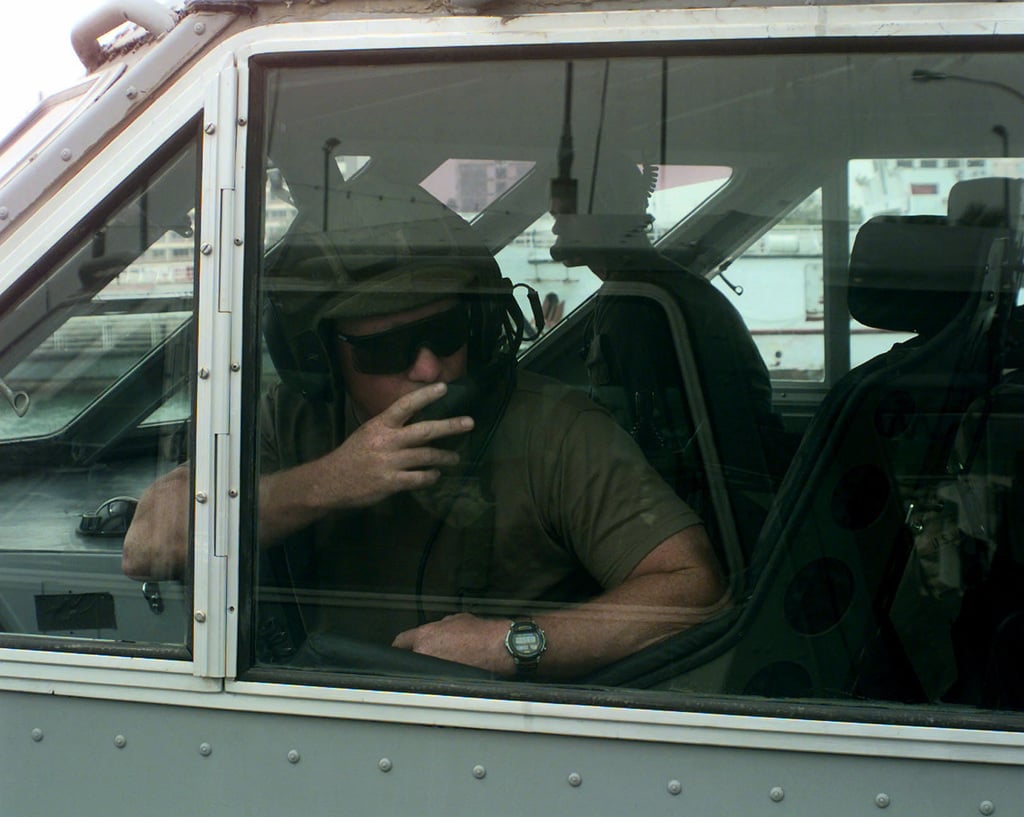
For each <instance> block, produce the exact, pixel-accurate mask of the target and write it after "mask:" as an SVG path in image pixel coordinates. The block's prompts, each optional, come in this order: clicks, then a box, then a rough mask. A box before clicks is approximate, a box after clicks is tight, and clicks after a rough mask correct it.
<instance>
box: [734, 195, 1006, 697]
mask: <svg viewBox="0 0 1024 817" xmlns="http://www.w3.org/2000/svg"><path fill="white" fill-rule="evenodd" d="M1008 186H1009V187H1011V188H1012V190H1013V191H1014V195H1017V196H1019V191H1020V183H1019V182H1017V181H1014V182H1012V183H1011V184H1010V185H1008ZM1006 187H1007V185H1004V184H1003V183H1002V181H1001V180H982V183H980V184H976V183H975V182H967V183H961V184H960V185H957V186H956V187H955V188H954V191H953V194H952V195H951V196H950V203H951V207H952V209H953V212H952V213H951V215H950V216H941V215H940V216H908V217H893V216H883V217H877V218H874V219H872V220H870V221H869V222H867V223H866V224H865V225H864V226H863V227H862V228H861V229H860V231H859V232H858V235H857V239H856V241H855V243H854V247H853V250H852V253H851V259H850V266H849V284H848V290H847V294H848V302H849V307H850V313H851V316H852V317H854V318H855V319H857V320H858V321H860V322H861V323H863V324H865V325H867V326H870V327H875V328H878V329H883V330H888V331H894V332H910V333H913V335H914V336H913V337H912V338H911V339H910V340H908V341H906V342H903V343H899V344H896V345H895V346H894V347H893V348H892V349H891V350H890V351H888V352H886V353H884V354H882V355H880V356H878V357H876V358H874V359H872V360H870V361H868V362H867V363H865V364H863V365H861V366H859V367H857V368H856V369H854V370H853V371H851V372H850V373H849V374H848V375H846V376H845V377H844V378H842V379H841V380H840V381H839V383H837V384H836V386H835V387H834V388H833V389H832V390H831V391H830V392H829V394H828V395H827V397H826V399H825V401H824V402H823V403H822V405H821V407H820V409H819V411H818V413H817V414H816V416H815V418H814V420H813V421H812V424H811V426H810V428H809V429H808V432H807V433H806V435H805V436H804V439H803V441H802V442H801V445H800V447H799V449H798V451H797V453H796V455H795V457H794V462H793V467H792V468H791V469H790V471H789V473H787V475H786V479H785V482H784V484H783V485H782V487H781V489H780V491H779V495H778V499H777V502H776V505H775V506H774V507H773V509H772V513H771V515H770V516H769V519H768V521H767V522H766V525H765V531H764V535H763V537H762V541H761V544H760V545H759V548H758V553H757V558H756V559H755V562H754V569H753V579H754V581H755V583H754V585H753V587H752V594H751V603H750V605H749V608H748V609H747V610H746V611H745V613H744V619H746V621H745V622H744V624H746V625H747V626H749V630H746V632H744V635H743V639H744V641H743V643H744V644H749V645H750V647H749V649H747V648H745V647H744V646H743V645H742V644H741V646H740V648H738V649H737V652H736V658H737V660H735V661H734V663H733V679H732V681H731V683H732V684H733V685H734V686H735V687H736V688H737V689H743V690H745V691H747V692H751V693H755V694H772V695H787V694H788V695H808V694H811V695H825V696H827V697H835V696H837V695H838V696H855V697H865V698H870V699H890V700H893V699H895V700H908V701H915V700H916V701H924V700H933V699H937V698H939V697H941V696H942V695H943V694H945V693H946V691H947V690H948V689H949V688H950V687H951V685H953V684H954V683H955V680H956V675H957V668H956V661H955V656H954V645H953V642H952V638H951V629H950V623H951V621H952V620H953V619H954V618H955V616H956V614H957V611H958V607H959V599H960V588H959V587H957V586H956V585H957V583H958V581H959V580H958V579H957V578H956V576H955V575H954V568H956V567H957V565H955V564H953V563H952V562H953V561H954V559H952V558H951V551H952V552H953V553H955V551H956V545H955V541H953V540H954V539H955V536H956V533H955V531H956V519H955V515H952V516H951V514H952V513H953V508H952V507H951V506H950V505H949V504H948V503H946V502H945V501H944V500H943V499H942V491H943V486H944V485H946V484H947V483H948V482H949V480H950V476H949V474H948V472H947V462H948V459H949V455H950V452H951V450H952V446H953V442H954V440H955V438H956V436H957V431H958V428H959V426H960V424H961V421H962V418H963V417H964V414H965V412H966V411H967V410H968V408H969V406H971V405H972V403H973V402H974V401H975V400H977V399H978V398H979V396H981V395H983V394H984V393H985V392H986V391H987V389H988V388H989V387H990V384H991V382H992V377H993V371H994V369H995V366H996V360H997V357H998V353H999V348H1000V344H1001V340H1000V338H1001V326H1002V324H1003V323H1004V321H1003V320H1002V318H1001V316H1002V315H1005V313H1006V309H1007V304H1008V299H1009V298H1011V297H1012V296H1010V294H1009V289H1008V287H1007V278H1008V276H1011V275H1012V274H1013V273H1012V267H1013V265H1011V264H1008V263H1006V259H1007V258H1008V252H1009V248H1010V246H1011V245H1012V244H1013V241H1012V232H1011V230H1010V229H1009V227H1008V219H1007V215H1006V212H1007V211H1006V209H1005V206H1004V207H999V206H995V205H994V204H993V201H992V192H993V191H996V192H998V193H999V194H1000V198H999V201H1000V202H1004V201H1005V200H1006V199H1005V197H1004V196H1003V195H1002V193H1003V191H1004V190H1005V188H1006ZM929 537H931V538H930V539H929ZM943 537H945V539H946V540H949V541H953V544H952V546H951V547H950V546H948V545H949V542H948V541H947V546H946V547H945V548H944V550H945V552H944V553H936V554H934V555H935V559H936V561H934V562H933V563H932V564H930V565H926V566H925V567H927V568H929V569H930V570H931V571H932V573H931V574H930V575H929V573H928V570H919V569H918V568H921V567H922V565H921V564H920V560H921V558H922V554H923V553H924V552H925V550H927V549H928V547H931V546H934V545H935V543H936V541H938V540H940V539H943ZM940 562H941V563H940ZM911 567H912V568H913V569H910V568H911ZM922 574H924V575H925V576H926V577H927V578H926V579H924V580H922V579H921V575H922ZM922 581H925V582H926V584H924V585H922V583H921V582H922ZM765 639H768V640H770V642H771V643H772V644H773V647H774V649H773V653H774V655H773V656H772V658H771V659H770V660H766V658H765V656H764V655H763V651H761V650H759V649H757V648H756V645H758V644H761V643H764V640H765Z"/></svg>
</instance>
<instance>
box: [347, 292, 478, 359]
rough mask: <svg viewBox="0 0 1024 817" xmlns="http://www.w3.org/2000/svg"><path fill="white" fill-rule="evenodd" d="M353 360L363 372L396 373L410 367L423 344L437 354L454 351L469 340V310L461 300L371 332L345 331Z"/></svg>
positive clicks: (446, 355)
mask: <svg viewBox="0 0 1024 817" xmlns="http://www.w3.org/2000/svg"><path fill="white" fill-rule="evenodd" d="M338 339H339V340H343V341H345V343H347V344H349V345H350V346H351V347H352V364H353V366H355V370H356V371H357V372H362V373H363V374H398V373H399V372H404V371H406V370H407V369H409V368H410V367H411V366H412V365H413V364H414V363H415V362H416V358H417V356H418V355H419V353H420V349H422V348H424V347H426V348H427V349H429V350H430V351H431V352H433V353H434V354H435V355H437V356H438V357H448V356H449V355H453V354H455V353H456V352H457V351H459V349H461V348H462V347H463V346H465V345H466V343H468V341H469V314H468V313H467V311H466V307H465V306H464V305H463V304H459V305H458V306H453V307H452V308H451V309H446V310H445V311H444V312H438V313H437V314H436V315H430V316H428V317H426V318H423V319H421V320H418V321H413V322H412V323H406V324H402V325H401V326H396V327H395V328H394V329H388V330H386V331H384V332H376V333H374V334H372V335H344V334H342V333H340V332H339V333H338Z"/></svg>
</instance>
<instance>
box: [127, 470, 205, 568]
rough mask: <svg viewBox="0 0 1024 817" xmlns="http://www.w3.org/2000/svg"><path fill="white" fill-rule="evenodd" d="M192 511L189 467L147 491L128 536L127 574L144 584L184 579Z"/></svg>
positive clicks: (151, 486) (156, 483)
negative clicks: (154, 580) (146, 582)
mask: <svg viewBox="0 0 1024 817" xmlns="http://www.w3.org/2000/svg"><path fill="white" fill-rule="evenodd" d="M190 508H191V497H190V496H189V474H188V466H187V465H179V466H178V467H177V468H175V469H174V470H173V471H171V472H170V473H168V474H164V475H163V476H162V477H160V478H159V479H158V480H157V481H156V482H154V483H153V484H152V485H150V486H149V488H147V489H146V492H145V493H144V494H143V495H142V498H141V499H140V500H139V505H138V507H137V508H136V509H135V516H134V518H133V519H132V524H131V527H129V528H128V532H127V533H126V534H125V535H124V552H123V553H122V554H121V570H122V571H123V572H124V573H125V575H127V576H131V577H132V578H133V579H139V580H140V581H141V580H144V579H174V578H180V577H181V575H182V574H183V573H184V570H185V560H186V559H187V558H188V515H189V510H190Z"/></svg>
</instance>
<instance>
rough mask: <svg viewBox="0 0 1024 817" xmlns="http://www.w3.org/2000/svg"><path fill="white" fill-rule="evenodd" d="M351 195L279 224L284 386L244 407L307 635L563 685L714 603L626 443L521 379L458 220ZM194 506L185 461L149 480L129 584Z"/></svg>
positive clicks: (423, 206) (264, 502)
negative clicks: (336, 217) (300, 221)
mask: <svg viewBox="0 0 1024 817" xmlns="http://www.w3.org/2000/svg"><path fill="white" fill-rule="evenodd" d="M347 192H348V194H349V195H348V196H347V197H346V199H347V201H350V202H355V203H356V204H357V205H358V206H352V207H350V208H348V209H347V210H346V214H345V215H344V217H343V222H342V224H343V226H342V227H341V228H340V229H329V230H326V231H325V230H322V229H313V230H310V231H304V230H303V228H302V226H301V225H300V226H298V227H293V230H292V233H291V235H290V236H289V237H287V238H286V239H285V240H284V242H282V244H281V245H280V246H279V247H278V248H277V249H276V250H274V251H272V252H271V253H270V254H269V255H268V259H267V262H266V265H265V266H266V270H265V272H264V276H263V290H264V303H265V310H264V311H265V316H264V327H263V331H264V337H265V338H266V340H267V344H268V347H269V349H270V352H271V355H272V357H273V359H274V361H275V365H276V367H277V369H278V370H279V373H280V374H281V379H282V382H281V383H278V384H275V385H274V386H272V387H271V388H270V389H269V390H268V393H267V394H266V395H265V397H264V398H263V400H262V403H261V407H260V410H259V415H258V417H259V420H258V426H259V473H260V478H259V492H258V493H259V496H258V512H257V515H258V530H259V540H260V546H261V551H262V553H263V556H264V564H265V565H267V564H276V565H277V567H276V568H275V569H274V570H273V571H270V572H276V574H277V575H278V576H280V575H281V574H282V573H284V574H285V575H286V576H287V581H286V582H283V583H287V584H293V585H301V586H304V587H305V588H306V589H309V590H312V591H313V592H314V594H316V593H319V594H320V598H322V599H324V600H326V603H323V604H321V605H320V606H319V607H317V608H316V610H315V612H314V613H313V614H307V615H306V616H305V617H304V619H303V627H304V629H305V630H306V631H307V633H310V632H321V633H323V632H328V633H330V632H334V633H338V634H341V635H344V636H348V637H351V638H356V639H365V640H366V641H369V642H377V643H382V644H390V645H391V646H393V647H396V648H399V649H402V650H410V651H413V652H416V653H421V654H424V655H429V656H434V657H436V658H441V659H445V660H448V661H454V662H458V663H461V664H467V665H471V666H475V667H478V668H481V669H484V670H487V671H489V672H491V673H494V674H495V675H498V676H515V675H519V676H532V677H544V678H568V677H578V676H581V675H583V674H585V673H586V672H588V671H590V670H593V669H596V668H598V667H600V666H603V665H605V664H608V663H610V662H613V661H616V660H618V659H621V658H624V657H626V656H628V655H631V654H633V653H634V652H636V651H637V650H640V649H642V648H644V647H646V646H648V645H651V644H654V643H656V642H658V641H660V640H662V639H664V638H666V637H668V636H670V635H672V634H674V633H676V632H679V631H681V630H683V629H685V628H687V627H689V626H692V625H693V624H696V623H699V622H700V621H703V620H705V619H706V618H708V617H709V616H710V615H713V614H714V613H715V612H717V611H719V610H720V609H722V608H723V607H724V606H725V605H726V604H727V601H726V594H725V584H724V582H723V579H722V576H721V574H720V571H719V568H718V565H717V562H716V559H715V556H714V553H713V550H712V546H711V544H710V542H709V541H708V538H707V536H706V534H705V531H704V528H703V526H702V524H701V521H700V519H699V518H698V516H697V515H696V514H695V513H694V512H693V511H692V510H691V509H690V508H689V507H688V506H687V505H686V504H685V503H683V502H682V501H681V500H680V499H679V498H678V497H677V496H676V495H675V494H674V493H673V492H672V490H671V489H670V488H669V487H668V486H667V485H666V484H665V483H664V481H663V480H662V479H661V478H660V477H659V476H658V474H657V473H656V472H655V471H654V470H653V469H652V468H651V467H650V466H649V465H648V464H647V462H646V461H645V459H644V457H643V455H642V453H641V452H640V451H639V449H638V448H637V447H636V445H635V444H634V443H633V441H632V440H631V439H630V437H629V436H628V435H627V434H626V433H625V432H624V431H622V430H621V429H620V428H619V427H618V426H617V425H616V424H615V423H614V421H612V420H611V418H610V417H609V416H608V415H607V413H605V412H604V411H603V410H602V409H600V408H598V407H597V406H596V405H594V404H593V403H591V402H590V401H589V400H588V399H587V398H586V397H585V396H584V395H582V394H581V393H580V392H579V391H578V390H574V389H571V388H568V387H566V386H564V385H562V384H559V383H557V382H555V381H552V380H549V379H546V378H542V377H540V376H538V375H534V374H532V373H529V372H525V371H517V369H516V352H517V350H518V347H519V343H520V341H521V339H522V331H523V323H524V319H523V316H522V314H521V312H520V310H519V308H518V306H517V305H516V302H515V300H514V299H513V297H512V294H511V284H510V283H509V282H508V281H507V279H503V278H502V276H501V273H500V270H499V268H498V265H497V263H496V262H495V260H494V258H493V255H492V254H491V252H490V251H489V250H488V249H487V247H485V246H484V245H483V244H482V242H481V241H480V239H479V238H478V237H477V235H476V234H475V231H474V229H473V228H472V227H471V226H470V225H469V224H468V223H466V222H465V221H464V220H462V219H461V218H460V217H458V216H457V215H455V214H454V213H453V212H452V211H450V210H448V209H447V208H446V207H444V206H443V205H442V204H441V203H440V202H438V201H436V200H434V199H433V198H431V197H430V196H429V195H428V194H426V193H425V192H424V191H422V190H421V189H419V188H416V190H415V192H414V193H413V194H412V195H410V194H409V191H408V190H407V189H406V188H392V187H391V186H389V185H383V186H382V185H380V184H377V185H375V186H373V187H372V190H371V189H370V188H368V187H363V186H360V185H356V184H355V183H352V184H351V185H350V189H349V190H348V191H347ZM318 226H319V225H318ZM189 506H190V503H189V476H188V471H187V469H186V468H184V467H181V468H179V469H176V470H175V471H172V472H171V473H170V474H168V475H167V476H165V477H163V478H162V479H160V480H158V481H157V482H156V483H155V484H154V485H153V486H151V487H150V489H149V490H148V491H147V492H146V494H145V495H144V496H143V498H142V500H141V502H140V504H139V507H138V511H137V513H136V516H135V520H134V522H133V524H132V527H131V529H130V530H129V532H128V535H127V536H126V538H125V555H124V562H123V568H124V571H125V573H127V574H128V575H131V576H135V577H149V578H159V577H161V576H167V575H175V574H180V573H181V571H182V567H183V565H184V562H185V559H186V558H187V541H186V540H187V529H188V508H189ZM282 565H283V567H282ZM264 581H265V579H264ZM277 581H280V579H278V580H277ZM411 600H414V601H415V604H412V603H411ZM300 653H301V650H300Z"/></svg>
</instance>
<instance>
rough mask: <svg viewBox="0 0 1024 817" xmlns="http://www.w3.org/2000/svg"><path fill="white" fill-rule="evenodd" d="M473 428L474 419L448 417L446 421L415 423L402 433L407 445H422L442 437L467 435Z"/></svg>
mask: <svg viewBox="0 0 1024 817" xmlns="http://www.w3.org/2000/svg"><path fill="white" fill-rule="evenodd" d="M473 426H474V422H473V418H472V417H468V416H462V417H447V418H445V419H444V420H424V421H422V422H419V423H413V424H412V425H410V426H406V427H405V429H404V430H403V432H402V433H403V438H404V440H405V442H406V443H410V444H417V445H422V444H425V443H429V442H430V441H431V440H439V439H441V438H442V437H451V436H452V435H454V434H465V433H466V432H467V431H472V430H473Z"/></svg>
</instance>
